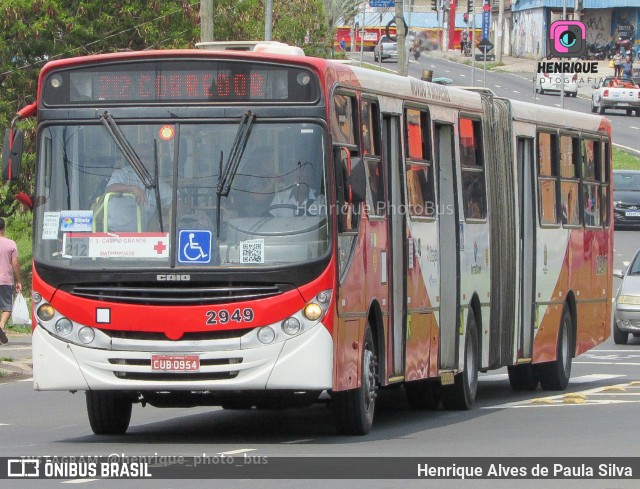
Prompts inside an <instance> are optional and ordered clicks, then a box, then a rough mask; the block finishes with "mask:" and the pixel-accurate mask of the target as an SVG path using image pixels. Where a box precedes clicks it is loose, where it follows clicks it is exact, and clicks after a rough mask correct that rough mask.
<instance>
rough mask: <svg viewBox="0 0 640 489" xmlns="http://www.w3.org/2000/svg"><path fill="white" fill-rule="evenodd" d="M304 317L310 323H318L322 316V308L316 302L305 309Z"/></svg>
mask: <svg viewBox="0 0 640 489" xmlns="http://www.w3.org/2000/svg"><path fill="white" fill-rule="evenodd" d="M304 316H305V317H306V318H307V319H308V320H309V321H317V320H318V319H320V317H321V316H322V308H321V307H320V306H319V305H318V304H316V303H315V302H310V303H309V304H307V305H306V306H305V308H304Z"/></svg>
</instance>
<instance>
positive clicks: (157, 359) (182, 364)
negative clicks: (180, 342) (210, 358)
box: [151, 355, 200, 372]
mask: <svg viewBox="0 0 640 489" xmlns="http://www.w3.org/2000/svg"><path fill="white" fill-rule="evenodd" d="M151 370H160V371H162V372H197V371H199V370H200V357H199V356H197V355H152V356H151Z"/></svg>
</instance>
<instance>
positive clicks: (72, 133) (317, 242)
mask: <svg viewBox="0 0 640 489" xmlns="http://www.w3.org/2000/svg"><path fill="white" fill-rule="evenodd" d="M21 117H37V121H38V130H37V184H36V192H35V202H36V206H35V209H34V253H33V308H34V318H33V364H34V373H33V375H34V380H33V381H34V387H35V389H36V390H39V391H46V390H69V391H76V390H81V391H86V399H87V409H88V415H89V420H90V424H91V427H92V429H93V431H94V432H95V433H110V434H113V433H124V432H125V431H126V430H127V428H128V426H129V423H130V417H131V409H132V404H133V403H136V402H143V403H147V404H150V405H152V406H157V407H175V406H185V407H186V406H195V405H220V406H222V407H224V408H247V407H253V406H255V407H258V408H261V407H279V406H286V405H296V406H301V405H305V404H311V403H314V402H316V401H317V400H318V399H319V398H321V399H322V400H325V399H328V400H330V402H331V403H332V408H333V412H334V414H335V419H336V424H337V426H338V428H339V431H340V432H342V433H349V434H366V433H368V432H369V430H370V429H371V426H372V424H373V420H374V409H375V405H376V396H377V393H378V390H379V389H380V388H384V387H387V386H392V385H394V384H401V383H404V390H405V391H406V394H407V396H408V401H409V403H410V404H411V405H412V406H414V407H416V408H434V407H436V406H439V405H440V404H441V405H442V406H444V407H445V408H447V409H470V408H471V407H472V404H473V402H474V398H475V395H476V389H477V381H478V373H479V371H487V370H491V369H497V368H500V367H504V366H506V367H508V372H509V380H510V383H511V385H512V387H513V388H514V389H516V390H521V389H536V388H537V387H538V386H539V385H540V386H542V388H543V389H545V390H562V389H565V387H566V386H567V383H568V381H569V378H570V374H571V364H572V358H573V357H574V356H576V355H579V354H581V353H582V352H585V351H587V350H589V349H590V348H593V347H594V346H596V345H598V344H599V343H601V342H603V341H604V340H605V339H606V338H607V337H608V335H609V331H610V316H611V314H610V313H611V295H612V294H611V293H612V275H611V265H612V256H613V240H612V236H613V230H612V224H611V223H612V220H611V212H612V211H611V186H610V182H611V127H610V124H609V122H608V121H607V119H605V118H603V117H600V116H597V115H591V114H581V113H571V116H570V117H569V116H568V115H567V111H564V110H560V109H554V108H550V107H542V106H536V105H532V104H528V103H524V102H515V101H509V100H507V99H504V98H500V97H497V96H495V95H494V94H493V93H491V92H490V91H486V90H476V91H474V90H464V89H461V88H455V87H446V86H441V85H436V84H431V83H428V82H424V81H420V80H418V79H415V78H410V77H409V78H405V77H399V76H396V75H392V74H386V73H380V72H377V71H372V70H368V69H363V68H358V67H353V66H348V65H345V64H341V63H338V62H334V61H330V60H323V59H316V58H309V57H304V56H293V55H287V54H269V53H254V52H235V51H220V52H214V51H202V50H173V51H171V50H169V51H145V52H127V53H117V54H105V55H95V56H86V57H79V58H72V59H65V60H57V61H52V62H49V63H48V64H46V65H45V67H44V68H43V69H42V72H41V74H40V79H39V90H38V96H37V102H36V103H34V104H32V105H30V106H28V107H25V108H24V109H23V110H21V111H20V112H19V115H18V117H16V120H15V121H17V120H18V119H19V118H21ZM15 121H14V122H15ZM21 137H22V136H21V133H20V131H19V130H17V129H16V128H15V123H14V124H13V127H12V128H11V129H10V130H8V131H7V135H6V136H5V151H4V158H3V165H4V170H5V173H4V174H5V176H6V175H8V173H7V172H8V170H9V168H12V174H11V175H12V177H13V178H17V176H18V174H19V165H20V152H21V149H20V146H21V143H20V142H21Z"/></svg>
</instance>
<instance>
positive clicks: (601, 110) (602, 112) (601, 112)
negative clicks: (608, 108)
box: [598, 105, 604, 115]
mask: <svg viewBox="0 0 640 489" xmlns="http://www.w3.org/2000/svg"><path fill="white" fill-rule="evenodd" d="M598 114H600V115H604V107H603V106H602V105H598Z"/></svg>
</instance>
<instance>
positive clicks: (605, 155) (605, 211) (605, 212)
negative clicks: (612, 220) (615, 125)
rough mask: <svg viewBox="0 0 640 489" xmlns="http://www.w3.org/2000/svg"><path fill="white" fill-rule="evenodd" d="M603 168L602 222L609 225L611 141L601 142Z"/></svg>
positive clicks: (606, 225) (601, 179) (601, 180)
mask: <svg viewBox="0 0 640 489" xmlns="http://www.w3.org/2000/svg"><path fill="white" fill-rule="evenodd" d="M600 146H601V149H602V152H601V155H602V157H601V159H600V161H601V163H602V169H601V172H600V178H599V180H600V182H601V185H602V206H601V208H602V224H603V225H604V226H605V227H609V190H610V189H609V171H610V168H611V166H610V165H611V159H610V157H609V141H604V142H603V143H601V144H600Z"/></svg>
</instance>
